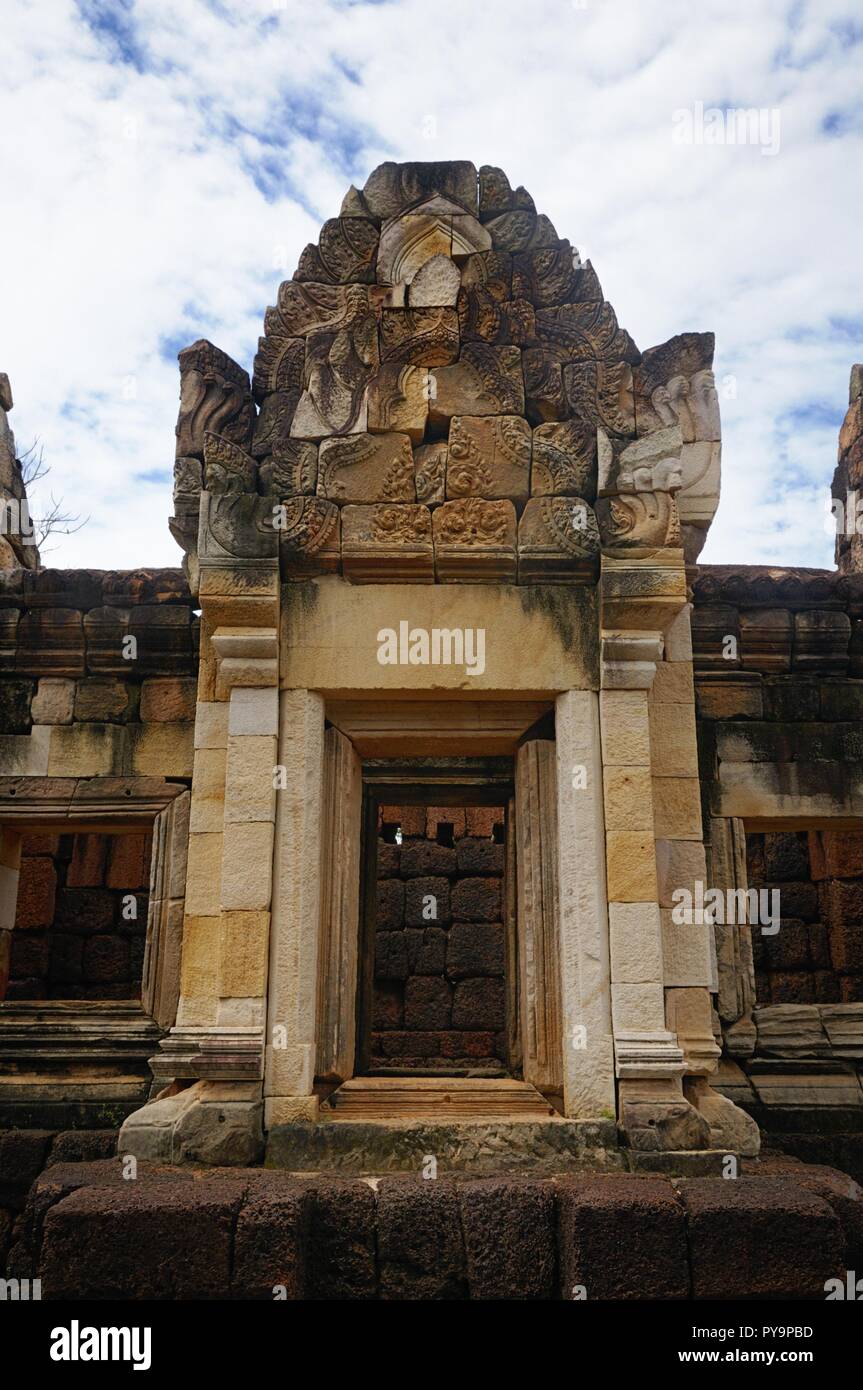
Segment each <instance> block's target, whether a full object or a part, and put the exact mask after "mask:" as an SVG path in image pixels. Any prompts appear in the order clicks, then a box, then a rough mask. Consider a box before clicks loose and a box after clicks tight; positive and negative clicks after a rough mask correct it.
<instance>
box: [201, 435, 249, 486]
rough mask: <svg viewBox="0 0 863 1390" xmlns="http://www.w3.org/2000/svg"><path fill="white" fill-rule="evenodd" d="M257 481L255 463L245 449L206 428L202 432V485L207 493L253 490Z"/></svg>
mask: <svg viewBox="0 0 863 1390" xmlns="http://www.w3.org/2000/svg"><path fill="white" fill-rule="evenodd" d="M257 481H258V466H257V464H256V463H255V460H254V459H253V458H252V457H251V456H250V455H249V454H247V453H246V451H245V449H241V448H240V446H239V445H238V444H232V443H231V441H230V439H225V438H224V436H223V435H220V434H213V433H212V432H211V431H210V430H208V431H207V433H206V434H205V435H204V487H205V488H206V490H207V492H211V493H219V494H223V495H226V494H229V493H231V494H236V493H241V492H256V491H257Z"/></svg>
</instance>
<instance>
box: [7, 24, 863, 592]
mask: <svg viewBox="0 0 863 1390" xmlns="http://www.w3.org/2000/svg"><path fill="white" fill-rule="evenodd" d="M96 9H97V7H95V6H92V5H90V4H88V3H86V0H82V3H81V5H80V6H78V5H75V4H72V3H70V0H41V3H39V4H38V5H37V4H34V3H31V2H30V0H7V3H6V5H5V6H4V45H5V48H6V61H5V64H4V70H5V75H6V81H5V84H4V87H3V89H2V90H0V158H2V168H3V176H4V191H5V193H6V216H5V218H4V224H3V240H4V257H3V265H4V282H3V299H2V303H3V315H2V323H0V369H2V370H5V371H8V373H9V375H10V377H11V380H12V384H13V389H14V393H15V397H16V402H17V404H16V408H15V411H14V414H13V417H12V423H13V425H14V426H15V428H16V432H17V435H18V439H19V444H20V445H22V446H25V445H26V444H27V443H29V442H30V440H32V439H33V438H34V437H36V436H38V438H39V439H40V440H41V442H42V444H43V445H44V448H45V455H46V459H47V461H48V462H49V463H50V464H51V467H52V474H51V478H50V480H49V481H50V484H51V486H52V487H53V489H54V491H55V492H56V493H58V494H60V495H62V496H63V497H64V498H65V501H66V504H67V506H69V507H70V508H71V509H72V510H74V511H77V512H80V513H82V514H83V515H90V516H91V521H90V523H89V525H88V526H87V527H86V528H85V529H84V530H83V531H81V532H79V533H78V534H77V535H75V536H70V537H68V538H65V539H61V540H59V541H58V543H57V546H56V549H55V550H54V551H52V553H51V555H50V556H49V557H48V558H49V561H50V562H51V563H54V564H61V565H69V566H73V565H82V564H86V565H93V564H98V565H102V566H105V567H108V566H112V565H116V566H130V565H141V564H174V563H177V562H178V560H179V552H178V551H177V549H176V547H175V545H174V543H173V541H172V540H171V538H170V536H169V534H168V531H167V523H166V518H167V515H168V513H169V510H170V484H169V483H159V482H146V481H141V480H140V476H139V475H145V476H147V475H152V474H156V475H158V474H159V473H160V471H162V470H164V471H166V472H170V469H171V465H172V461H173V442H174V441H173V426H174V420H175V415H176V395H177V386H178V375H177V369H176V364H175V362H174V361H173V360H172V358H173V354H174V353H175V352H176V348H177V347H178V346H181V345H183V344H184V343H187V342H191V341H193V340H194V339H195V338H197V337H201V336H205V337H210V338H212V339H213V340H214V341H215V342H217V343H218V344H219V346H221V347H223V348H224V349H225V350H226V351H227V352H229V353H230V354H231V355H232V356H234V357H236V358H237V359H238V360H240V361H242V362H244V363H245V364H246V365H247V366H251V358H252V355H253V352H254V346H255V340H256V337H257V335H258V333H259V332H260V329H261V320H262V316H263V312H264V309H265V307H266V305H267V304H268V303H271V302H272V300H273V297H274V294H275V288H276V285H277V283H278V280H279V279H281V278H283V276H284V274H286V273H290V270H291V269H292V268H293V266H294V264H295V263H296V260H297V257H298V255H299V253H300V251H301V249H302V247H303V245H304V244H305V242H306V241H307V240H310V239H313V238H314V236H315V234H316V230H317V225H318V224H319V222H320V221H321V220H323V218H324V217H327V216H331V215H332V214H333V213H334V212H336V211H337V209H338V205H339V203H340V201H341V197H342V194H343V192H344V190H345V188H346V187H347V184H348V183H349V182H350V181H351V179H353V180H354V181H355V182H362V181H363V180H364V179H365V176H366V175H367V173H368V172H369V170H370V169H371V168H372V167H373V166H374V164H376V163H377V162H379V160H380V159H382V158H396V159H450V158H468V159H473V160H474V161H475V163H477V164H480V163H484V162H488V163H495V164H500V165H501V166H502V167H503V168H504V169H506V170H507V172H508V173H509V174H510V177H511V178H512V180H513V182H514V183H518V182H522V183H525V184H526V185H527V187H528V188H529V189H530V190H531V192H532V193H533V195H534V197H535V199H536V202H537V205H538V206H539V207H540V208H541V209H542V210H544V211H546V212H547V213H548V214H549V215H550V216H551V218H552V220H553V221H554V222H555V224H556V226H557V228H558V231H559V232H560V234H561V235H564V236H568V237H569V238H570V239H571V240H572V241H573V242H574V243H576V244H577V245H579V246H581V247H586V248H587V249H588V251H589V253H590V255H591V256H592V257H593V259H594V262H595V265H596V267H597V270H598V272H599V275H600V278H601V280H602V283H603V286H604V288H605V291H606V293H607V295H608V297H609V298H610V299H611V301H612V303H613V304H614V305H615V308H616V309H617V311H618V314H619V317H620V319H621V321H622V322H623V323H624V324H625V325H626V327H627V328H628V329H629V330H630V332H631V333H632V334H633V336H634V337H635V339H636V341H637V342H638V344H639V346H641V347H642V348H645V347H648V346H650V345H651V344H653V343H657V342H661V341H663V340H664V339H665V338H667V337H669V336H670V335H671V334H673V333H676V332H680V331H682V330H684V329H693V328H694V329H708V328H712V329H714V330H715V331H716V335H717V370H718V374H719V375H720V377H721V376H722V375H728V374H730V375H733V376H734V378H735V379H736V385H737V396H736V399H733V400H724V401H723V420H724V435H725V445H724V492H723V502H722V505H721V507H720V511H719V514H718V516H717V520H716V522H715V524H714V528H713V531H712V533H711V539H710V541H709V543H708V549H707V551H706V552H705V556H704V558H710V559H711V560H715V561H749V562H753V563H755V562H758V561H764V562H768V561H769V562H772V563H777V562H780V563H781V562H784V563H810V564H829V563H831V545H830V541H829V538H828V537H827V536H826V534H825V533H824V530H823V525H822V519H823V516H822V510H821V505H820V500H819V499H820V494H821V492H822V491H823V489H824V488H826V486H827V485H828V484H829V480H830V477H831V474H832V471H833V466H834V462H835V447H836V427H837V425H838V421H839V419H840V418H841V415H842V413H843V410H844V405H845V395H846V389H847V379H848V371H849V368H850V365H851V362H852V361H854V360H855V359H859V358H860V357H861V356H863V350H861V348H863V345H861V341H860V339H861V334H863V311H861V303H860V294H859V288H858V284H859V269H858V265H857V258H858V255H859V249H858V248H859V226H860V221H861V195H860V190H859V178H858V177H857V175H856V173H855V170H859V168H860V165H861V158H860V156H861V145H863V138H861V105H863V103H861V97H860V91H859V77H858V72H859V55H860V48H861V43H863V28H861V26H860V23H859V19H858V18H857V10H858V6H857V5H856V3H854V0H818V2H817V3H816V0H808V2H807V3H804V0H795V3H791V0H764V3H762V4H761V5H759V6H757V7H755V6H752V5H751V4H750V3H747V0H700V3H699V4H698V6H693V5H692V4H691V3H689V0H665V3H663V4H660V5H645V4H644V3H643V0H588V3H587V5H586V6H581V5H579V4H578V3H572V0H532V3H531V4H530V5H525V4H524V3H523V0H494V3H487V2H486V0H470V2H469V3H465V0H437V3H436V4H435V5H434V6H433V7H430V6H429V5H428V4H427V0H401V2H400V3H389V4H362V3H359V4H347V3H343V2H342V3H337V0H288V3H287V4H284V5H282V4H280V3H278V0H276V3H269V0H258V3H246V4H240V3H239V2H238V0H219V2H218V3H216V0H213V2H212V3H209V4H208V3H204V2H203V0H184V3H183V4H182V5H180V6H178V5H176V4H175V3H170V4H169V3H168V0H134V3H130V4H128V5H124V4H121V3H119V0H115V4H114V5H113V6H108V5H104V4H102V5H100V6H98V11H99V14H100V15H101V16H102V17H103V18H102V22H101V24H100V25H99V28H98V32H97V31H96V29H95V27H94V26H93V25H92V24H91V25H88V24H87V23H86V22H85V19H84V16H86V15H88V14H91V13H92V12H94V11H95V10H96ZM106 14H107V15H108V16H109V20H108V21H105V19H104V16H105V15H106ZM111 16H113V23H112V22H110V18H111ZM855 23H856V24H857V32H856V41H855V30H854V25H855ZM124 52H125V57H126V60H125V61H124V60H123V53H124ZM698 101H701V102H704V103H705V105H706V106H710V105H712V104H713V105H715V104H722V105H728V106H741V107H766V108H771V109H772V108H778V110H779V112H780V117H781V127H780V136H781V140H780V150H779V153H778V154H777V155H776V156H775V157H765V156H763V155H762V154H761V153H760V151H759V150H758V149H754V148H747V147H721V146H720V147H713V148H709V147H704V146H701V147H689V146H681V145H678V144H675V143H674V141H673V139H672V118H673V113H674V111H675V110H677V109H679V108H682V107H686V108H692V107H693V104H694V103H695V102H698ZM429 117H431V118H433V119H432V120H431V121H430V120H429V119H428V118H429ZM828 118H832V125H833V127H834V128H835V129H836V131H837V132H838V133H836V134H827V133H825V131H824V129H823V124H824V122H825V121H826V120H828ZM430 131H431V132H433V138H428V135H429V132H430ZM262 190H264V191H262ZM285 259H286V264H287V269H286V270H285V269H279V264H280V263H281V262H283V261H285ZM130 379H131V381H133V383H134V394H130ZM831 411H832V412H833V418H832V419H831V418H830V415H831Z"/></svg>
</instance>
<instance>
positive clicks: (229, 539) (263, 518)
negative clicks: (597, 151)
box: [198, 491, 278, 568]
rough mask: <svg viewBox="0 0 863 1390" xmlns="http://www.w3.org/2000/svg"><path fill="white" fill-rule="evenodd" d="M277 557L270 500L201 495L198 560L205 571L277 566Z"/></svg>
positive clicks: (237, 495)
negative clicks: (218, 567)
mask: <svg viewBox="0 0 863 1390" xmlns="http://www.w3.org/2000/svg"><path fill="white" fill-rule="evenodd" d="M277 553H278V536H277V533H276V529H275V518H274V514H273V503H272V500H271V499H270V498H267V497H259V496H257V494H255V493H226V494H222V495H216V494H214V493H210V492H206V491H205V492H202V493H201V515H200V524H199V529H198V560H199V563H200V565H201V567H202V568H204V567H206V566H208V565H218V566H220V567H222V568H224V567H225V566H228V565H236V566H240V567H242V566H244V565H247V564H250V563H254V564H256V565H259V564H260V563H261V562H266V561H269V562H271V563H272V564H273V565H274V566H275V564H276V556H277Z"/></svg>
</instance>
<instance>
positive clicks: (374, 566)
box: [342, 473, 434, 584]
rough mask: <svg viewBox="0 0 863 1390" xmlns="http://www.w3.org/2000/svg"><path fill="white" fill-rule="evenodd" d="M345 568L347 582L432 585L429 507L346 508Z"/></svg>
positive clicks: (344, 521) (343, 550) (402, 505)
mask: <svg viewBox="0 0 863 1390" xmlns="http://www.w3.org/2000/svg"><path fill="white" fill-rule="evenodd" d="M412 477H413V474H412V473H411V478H412ZM342 567H343V570H344V573H345V576H346V578H348V579H351V580H353V581H354V582H375V583H387V584H391V583H399V582H401V583H410V584H433V583H434V549H433V546H432V526H431V513H430V512H429V509H428V507H423V506H415V505H410V504H388V505H377V506H365V507H363V506H347V507H345V508H344V509H343V512H342Z"/></svg>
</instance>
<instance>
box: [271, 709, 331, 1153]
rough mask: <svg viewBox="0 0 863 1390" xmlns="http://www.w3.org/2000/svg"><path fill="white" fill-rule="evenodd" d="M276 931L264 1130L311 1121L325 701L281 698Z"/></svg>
mask: <svg viewBox="0 0 863 1390" xmlns="http://www.w3.org/2000/svg"><path fill="white" fill-rule="evenodd" d="M280 703H281V708H280V721H279V722H280V728H279V765H280V767H281V768H282V769H283V770H284V785H283V786H282V787H281V788H280V790H279V793H278V797H277V805H276V828H275V829H276V843H275V877H274V882H273V930H272V933H271V938H270V986H269V999H268V1009H267V1057H266V1072H265V1082H264V1095H265V1098H266V1116H265V1118H266V1125H267V1128H270V1126H271V1125H274V1124H282V1123H287V1122H289V1121H291V1120H297V1119H313V1118H314V1117H315V1115H316V1114H317V1097H316V1096H315V1095H314V1093H313V1088H314V1079H315V1051H316V1047H315V1045H316V1039H317V1000H318V977H317V971H318V946H319V935H320V911H321V861H322V852H321V825H322V816H323V791H324V777H323V769H324V701H323V699H322V697H321V696H320V695H318V694H316V693H315V692H313V691H309V690H285V691H282V693H281V702H280Z"/></svg>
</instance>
